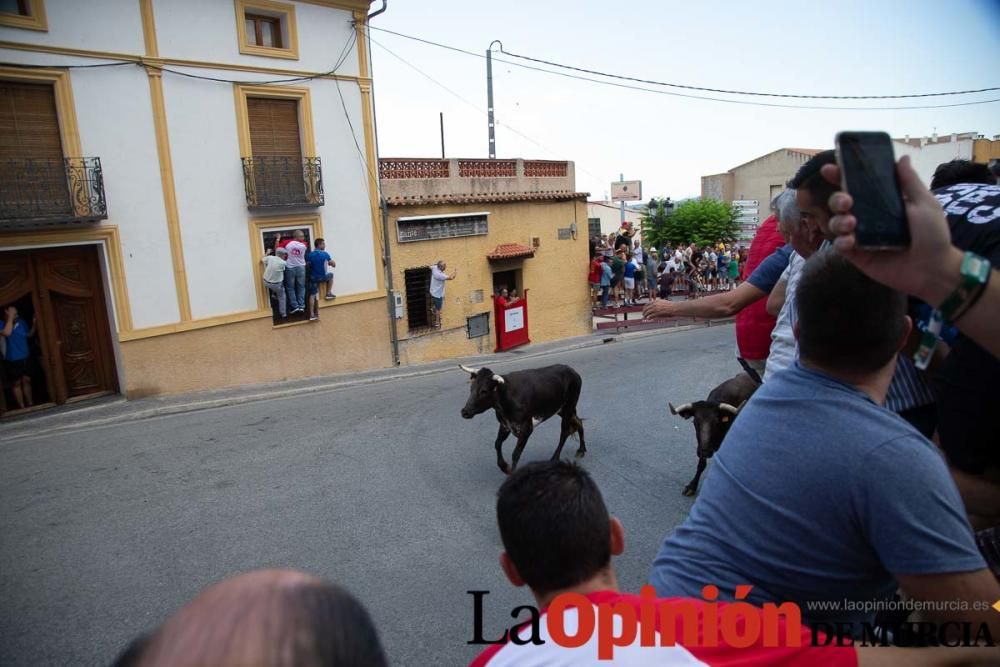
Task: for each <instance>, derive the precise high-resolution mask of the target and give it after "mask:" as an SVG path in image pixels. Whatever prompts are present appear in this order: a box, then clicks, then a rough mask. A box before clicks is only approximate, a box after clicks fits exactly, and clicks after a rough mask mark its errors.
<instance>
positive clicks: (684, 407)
mask: <svg viewBox="0 0 1000 667" xmlns="http://www.w3.org/2000/svg"><path fill="white" fill-rule="evenodd" d="M667 405H668V406H670V414H672V415H676V414H677V413H679V412H684V411H685V410H690V409H691V404H690V403H685V404H684V405H682V406H681V407H679V408H675V407H674V404H673V403H667Z"/></svg>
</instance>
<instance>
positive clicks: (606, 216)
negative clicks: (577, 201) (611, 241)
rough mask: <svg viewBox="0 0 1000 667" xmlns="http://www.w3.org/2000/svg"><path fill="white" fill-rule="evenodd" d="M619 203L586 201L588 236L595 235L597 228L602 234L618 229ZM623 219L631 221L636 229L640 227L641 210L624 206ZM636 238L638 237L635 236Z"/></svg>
mask: <svg viewBox="0 0 1000 667" xmlns="http://www.w3.org/2000/svg"><path fill="white" fill-rule="evenodd" d="M621 216H622V213H621V205H620V204H619V203H618V202H612V201H589V202H587V222H588V224H589V233H590V236H596V235H597V231H598V229H599V230H600V233H601V234H603V235H604V236H607V235H608V234H613V233H615V232H617V231H618V229H619V228H620V227H621V225H622V217H621ZM625 221H626V222H631V223H632V226H633V227H635V229H636V230H639V229H641V225H642V211H639V210H637V209H634V208H631V207H629V206H626V207H625ZM636 238H640V237H639V236H636Z"/></svg>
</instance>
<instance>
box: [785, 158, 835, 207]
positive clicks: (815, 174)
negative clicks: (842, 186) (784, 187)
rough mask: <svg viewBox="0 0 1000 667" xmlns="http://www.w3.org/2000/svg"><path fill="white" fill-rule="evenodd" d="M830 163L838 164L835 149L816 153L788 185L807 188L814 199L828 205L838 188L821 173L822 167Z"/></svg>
mask: <svg viewBox="0 0 1000 667" xmlns="http://www.w3.org/2000/svg"><path fill="white" fill-rule="evenodd" d="M828 164H837V154H836V153H835V152H834V151H832V150H826V151H820V152H819V153H816V155H813V156H812V157H811V158H809V159H808V160H807V161H806V162H805V164H803V165H802V166H801V167H799V170H798V171H797V172H795V176H794V177H792V180H790V181H788V187H790V188H791V189H793V190H805V191H807V192H808V193H809V194H810V195H811V196H812V198H813V200H814V201H816V202H822V203H823V206H826V202H827V200H829V199H830V195H832V194H833V193H834V192H836V191H837V190H838V188H837V186H836V185H833V184H832V183H830V182H829V181H828V180H826V179H825V178H823V175H822V174H821V173H820V169H822V168H823V166H824V165H828Z"/></svg>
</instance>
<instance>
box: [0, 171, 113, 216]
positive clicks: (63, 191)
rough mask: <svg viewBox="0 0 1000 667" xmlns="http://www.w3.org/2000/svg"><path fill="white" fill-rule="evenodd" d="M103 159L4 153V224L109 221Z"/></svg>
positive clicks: (0, 208) (0, 206) (0, 211)
mask: <svg viewBox="0 0 1000 667" xmlns="http://www.w3.org/2000/svg"><path fill="white" fill-rule="evenodd" d="M107 217H108V203H107V200H106V199H105V197H104V173H103V172H102V171H101V158H98V157H68V158H0V227H3V228H5V229H11V228H32V227H38V226H43V225H55V224H61V223H68V222H94V221H97V220H106V219H107Z"/></svg>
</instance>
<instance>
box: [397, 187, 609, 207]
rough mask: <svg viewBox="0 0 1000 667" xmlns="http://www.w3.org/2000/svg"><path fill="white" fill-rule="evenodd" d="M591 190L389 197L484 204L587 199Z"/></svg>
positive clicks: (404, 202) (405, 202)
mask: <svg viewBox="0 0 1000 667" xmlns="http://www.w3.org/2000/svg"><path fill="white" fill-rule="evenodd" d="M589 196H590V193H589V192H572V191H570V190H550V191H548V192H490V193H483V194H476V195H426V196H424V195H418V196H414V197H399V196H396V197H387V198H386V202H387V203H388V204H389V206H426V205H428V204H482V203H489V202H518V201H545V200H548V201H567V200H570V199H586V198H587V197H589Z"/></svg>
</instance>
